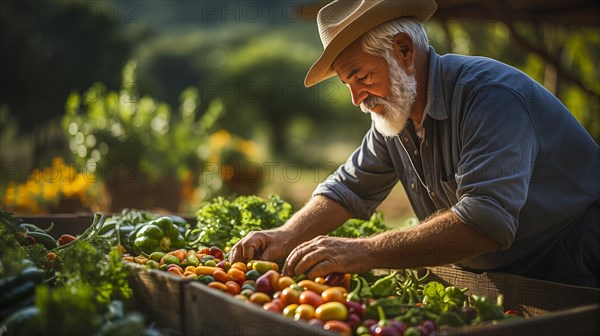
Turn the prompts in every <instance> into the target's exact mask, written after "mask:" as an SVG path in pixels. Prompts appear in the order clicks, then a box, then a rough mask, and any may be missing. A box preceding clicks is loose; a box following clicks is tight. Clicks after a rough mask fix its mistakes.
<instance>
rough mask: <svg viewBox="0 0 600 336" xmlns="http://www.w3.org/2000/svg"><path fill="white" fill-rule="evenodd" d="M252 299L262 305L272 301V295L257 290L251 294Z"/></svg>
mask: <svg viewBox="0 0 600 336" xmlns="http://www.w3.org/2000/svg"><path fill="white" fill-rule="evenodd" d="M250 301H251V302H253V303H256V304H259V305H261V306H262V305H264V304H265V303H267V302H269V301H271V297H270V296H269V295H267V294H265V293H261V292H256V293H254V294H252V295H250Z"/></svg>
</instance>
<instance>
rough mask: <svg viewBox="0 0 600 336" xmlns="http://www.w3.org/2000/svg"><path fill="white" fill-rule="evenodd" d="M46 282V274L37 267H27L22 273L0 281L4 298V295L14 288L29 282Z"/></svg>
mask: <svg viewBox="0 0 600 336" xmlns="http://www.w3.org/2000/svg"><path fill="white" fill-rule="evenodd" d="M43 280H44V272H43V271H41V270H40V269H39V268H37V267H27V268H26V269H24V270H23V271H21V273H19V274H17V275H14V276H10V277H6V278H3V279H0V293H2V294H1V295H2V296H3V295H4V293H6V292H8V291H10V290H12V289H13V288H14V287H17V286H19V285H20V284H22V283H24V282H28V281H32V282H34V283H36V284H38V283H41V282H42V281H43Z"/></svg>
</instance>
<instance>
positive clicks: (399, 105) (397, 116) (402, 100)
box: [360, 52, 417, 137]
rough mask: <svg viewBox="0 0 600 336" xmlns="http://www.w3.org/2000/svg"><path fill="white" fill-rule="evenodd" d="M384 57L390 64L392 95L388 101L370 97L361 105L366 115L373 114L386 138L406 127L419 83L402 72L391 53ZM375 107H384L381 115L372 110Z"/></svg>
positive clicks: (372, 116)
mask: <svg viewBox="0 0 600 336" xmlns="http://www.w3.org/2000/svg"><path fill="white" fill-rule="evenodd" d="M383 57H384V58H385V59H386V61H387V63H388V68H389V74H390V83H391V88H390V91H391V94H390V96H389V97H388V98H386V99H384V98H380V97H375V96H371V97H368V98H367V99H365V100H364V101H363V102H362V103H361V104H360V109H361V110H362V111H363V112H364V113H371V120H372V121H373V123H374V124H375V128H376V129H377V131H379V133H381V134H383V136H385V137H393V136H396V135H398V133H400V132H401V131H402V130H403V129H404V127H405V126H406V121H407V120H408V117H409V116H410V112H411V110H412V107H413V104H414V102H415V99H416V97H417V81H416V80H415V77H414V76H409V75H408V74H407V73H406V72H405V71H404V70H402V68H401V67H400V65H398V62H397V61H396V59H394V58H393V57H392V55H391V53H390V52H386V54H385V55H384V56H383ZM375 105H382V106H383V113H382V114H381V115H380V114H377V113H375V112H373V111H372V110H371V109H372V108H373V107H374V106H375Z"/></svg>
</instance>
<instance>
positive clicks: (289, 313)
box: [283, 303, 298, 318]
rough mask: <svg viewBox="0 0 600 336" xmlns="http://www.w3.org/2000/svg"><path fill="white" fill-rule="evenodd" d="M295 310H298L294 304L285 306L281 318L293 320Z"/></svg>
mask: <svg viewBox="0 0 600 336" xmlns="http://www.w3.org/2000/svg"><path fill="white" fill-rule="evenodd" d="M296 308H298V305H297V304H295V303H293V304H291V305H287V306H286V307H285V308H283V316H285V317H289V318H294V314H296Z"/></svg>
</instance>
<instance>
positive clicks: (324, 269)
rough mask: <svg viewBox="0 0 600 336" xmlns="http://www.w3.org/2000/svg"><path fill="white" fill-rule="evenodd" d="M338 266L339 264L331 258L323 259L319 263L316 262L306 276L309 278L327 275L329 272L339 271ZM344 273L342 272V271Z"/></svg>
mask: <svg viewBox="0 0 600 336" xmlns="http://www.w3.org/2000/svg"><path fill="white" fill-rule="evenodd" d="M336 266H339V265H337V264H335V263H334V262H332V261H331V260H322V261H321V262H319V263H318V264H316V265H315V266H314V267H313V268H311V269H310V271H308V273H306V276H307V277H308V278H309V279H314V278H316V277H320V276H325V275H327V274H329V273H333V272H339V270H338V269H337V267H336ZM340 273H342V272H340Z"/></svg>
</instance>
